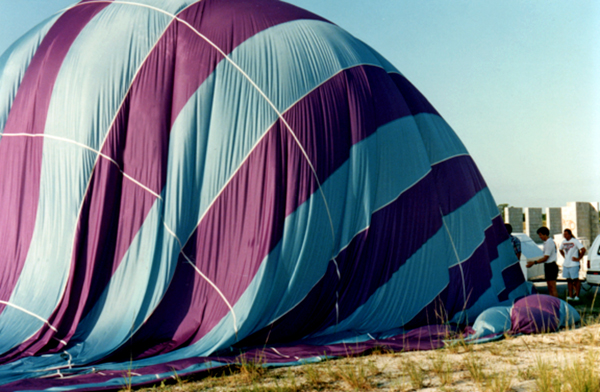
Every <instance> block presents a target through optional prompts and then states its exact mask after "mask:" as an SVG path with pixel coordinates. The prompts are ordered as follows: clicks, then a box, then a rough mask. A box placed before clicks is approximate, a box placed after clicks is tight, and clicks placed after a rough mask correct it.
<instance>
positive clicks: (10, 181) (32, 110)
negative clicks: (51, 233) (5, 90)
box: [0, 4, 107, 310]
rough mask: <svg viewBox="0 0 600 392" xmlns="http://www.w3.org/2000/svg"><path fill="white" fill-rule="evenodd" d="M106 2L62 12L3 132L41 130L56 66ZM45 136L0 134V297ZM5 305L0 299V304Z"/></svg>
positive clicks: (24, 246)
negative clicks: (0, 136) (0, 221)
mask: <svg viewBox="0 0 600 392" xmlns="http://www.w3.org/2000/svg"><path fill="white" fill-rule="evenodd" d="M106 6H107V4H90V5H87V6H82V7H77V8H75V9H73V10H70V11H67V12H65V13H64V14H63V15H61V16H60V17H59V18H58V20H57V21H56V23H55V24H54V25H53V26H52V27H51V28H50V30H49V31H48V34H46V36H45V37H44V39H43V41H42V43H41V45H40V46H39V48H38V50H37V52H36V53H35V55H34V56H33V59H32V60H31V63H30V65H29V67H28V68H27V71H26V72H25V75H24V77H23V81H22V83H21V85H20V87H19V90H18V92H17V95H16V97H15V101H14V103H13V106H12V108H11V111H10V113H9V116H8V119H7V122H6V126H5V128H4V132H5V133H7V134H11V133H12V134H15V133H29V134H41V133H43V132H44V127H45V125H46V116H47V113H48V107H49V105H50V99H51V96H52V90H53V88H54V83H55V81H56V77H57V75H58V72H59V71H60V67H61V65H62V63H63V61H64V59H65V56H66V55H67V52H68V51H69V48H70V47H71V44H72V43H73V41H74V40H75V39H76V38H77V36H78V35H79V33H80V32H81V30H82V29H83V28H84V27H85V26H86V25H87V23H88V22H89V21H90V20H91V19H92V18H93V17H94V16H95V15H96V14H97V13H98V12H100V11H101V10H102V9H103V8H105V7H106ZM42 149H43V140H42V139H41V138H29V137H3V138H2V142H1V143H0V167H2V170H1V171H0V184H2V185H3V186H2V188H1V189H0V216H2V225H0V260H1V261H2V262H1V264H0V299H2V300H5V301H6V300H8V299H9V298H10V296H11V294H12V291H13V289H14V287H15V284H16V282H17V280H18V278H19V275H20V273H21V270H22V268H23V264H24V263H25V260H26V257H27V253H28V250H29V245H30V243H31V238H32V235H33V229H34V226H35V219H36V214H37V207H38V199H39V182H40V172H41V164H42ZM3 309H4V305H0V310H3Z"/></svg>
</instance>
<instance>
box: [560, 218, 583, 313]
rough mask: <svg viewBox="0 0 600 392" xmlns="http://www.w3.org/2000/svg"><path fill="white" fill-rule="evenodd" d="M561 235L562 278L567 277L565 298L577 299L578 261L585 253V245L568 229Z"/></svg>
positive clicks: (578, 285) (579, 283) (578, 286)
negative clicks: (563, 259)
mask: <svg viewBox="0 0 600 392" xmlns="http://www.w3.org/2000/svg"><path fill="white" fill-rule="evenodd" d="M563 237H564V238H565V239H564V240H563V242H561V244H560V247H559V250H560V254H561V255H562V257H564V258H565V263H564V264H563V278H565V279H567V285H568V286H567V287H568V294H567V300H573V301H579V291H580V290H581V282H580V281H579V262H580V261H581V259H582V258H583V255H585V247H584V246H583V245H582V244H581V242H580V241H579V240H578V239H577V238H575V237H573V233H572V232H571V230H570V229H565V230H564V231H563Z"/></svg>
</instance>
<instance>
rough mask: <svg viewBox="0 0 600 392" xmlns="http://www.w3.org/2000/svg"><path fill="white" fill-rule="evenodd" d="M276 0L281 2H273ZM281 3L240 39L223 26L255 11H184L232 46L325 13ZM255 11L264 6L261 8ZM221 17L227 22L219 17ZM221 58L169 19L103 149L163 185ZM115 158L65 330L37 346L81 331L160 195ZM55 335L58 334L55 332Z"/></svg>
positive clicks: (89, 202) (94, 195)
mask: <svg viewBox="0 0 600 392" xmlns="http://www.w3.org/2000/svg"><path fill="white" fill-rule="evenodd" d="M240 4H246V3H244V2H240ZM273 4H277V6H275V7H272V6H273ZM281 4H283V3H280V2H275V1H262V0H261V1H259V2H258V3H257V4H254V3H253V5H252V7H254V6H260V7H262V8H265V7H266V8H269V7H270V9H271V11H270V12H268V13H267V14H272V15H271V16H273V17H272V18H269V17H267V18H265V19H264V20H261V22H260V23H255V24H246V25H245V27H244V28H243V29H241V28H240V26H239V25H238V26H237V27H236V29H235V39H234V40H231V39H230V37H226V36H224V35H223V34H221V32H222V31H228V30H223V27H224V24H229V25H235V24H237V23H238V22H239V20H238V19H240V17H246V18H247V17H248V14H246V15H245V16H244V15H243V14H239V13H237V14H231V8H230V4H224V3H223V2H215V1H204V2H201V3H198V4H195V5H193V6H191V7H189V8H188V9H187V10H185V11H184V12H183V13H182V14H181V15H180V17H181V18H182V19H184V20H186V21H187V22H189V23H190V24H192V25H193V26H194V27H196V28H197V29H198V30H199V31H200V32H201V33H202V34H204V35H206V36H208V37H209V38H210V39H213V41H215V42H216V43H217V44H218V45H219V46H221V47H222V48H226V50H225V52H226V53H229V52H230V51H231V50H232V49H234V48H235V47H236V46H237V45H239V44H240V43H241V42H243V41H244V40H245V39H247V38H248V37H249V36H251V35H253V34H256V33H257V32H259V31H261V30H262V29H265V28H268V27H271V26H273V25H275V24H278V23H282V22H287V21H289V20H292V19H294V18H298V17H304V18H317V17H316V16H314V15H312V14H309V13H308V12H306V11H303V10H300V9H299V8H296V7H294V6H289V5H285V6H282V5H281ZM242 8H243V9H245V8H248V5H247V4H246V5H244V6H243V7H240V8H237V9H236V12H238V11H240V9H242ZM253 12H257V9H254V8H253ZM259 14H260V12H259V13H258V14H257V15H259ZM275 14H277V15H275ZM215 15H216V18H215ZM267 16H268V15H267ZM260 17H261V18H263V17H265V15H264V14H261V15H260ZM215 20H218V21H219V23H217V24H215ZM217 27H219V29H217V30H215V29H216V28H217ZM173 48H176V50H173ZM194 56H195V57H194ZM221 59H222V56H221V55H220V54H219V53H218V52H217V51H216V50H215V49H214V48H213V47H212V46H210V45H208V44H207V43H206V42H205V41H204V40H202V39H201V38H200V37H198V36H197V35H196V34H195V33H193V32H192V31H191V30H190V29H189V28H188V27H187V26H184V25H183V24H181V23H177V22H176V23H173V24H172V25H171V26H169V28H168V29H167V30H166V32H165V34H164V35H163V36H162V37H161V39H160V40H159V42H158V43H157V45H156V46H155V47H154V49H153V51H152V53H151V54H150V56H149V57H148V58H147V59H146V61H145V63H144V64H143V66H142V68H141V69H140V71H139V73H138V75H137V78H136V80H135V81H134V82H133V84H132V87H131V90H130V92H129V94H128V96H127V97H126V100H125V102H124V104H123V105H122V109H121V111H120V112H119V113H118V115H117V120H116V121H115V124H114V126H113V128H112V129H111V130H110V132H109V137H108V139H107V141H106V143H105V145H104V147H103V150H102V153H103V154H105V155H108V156H110V157H111V158H113V159H114V160H115V161H116V162H117V163H118V164H119V166H120V167H121V168H122V169H123V171H124V172H126V173H127V174H128V175H130V176H131V177H133V178H134V179H136V180H137V181H139V182H140V183H142V184H144V185H145V186H147V187H148V188H150V189H151V190H153V191H154V192H155V193H160V192H161V191H162V188H163V186H164V184H165V181H166V167H167V151H168V137H169V132H170V128H171V125H172V124H173V122H174V121H175V119H176V117H177V115H178V114H179V112H180V110H181V109H182V107H183V105H184V104H185V103H187V101H188V100H189V97H190V96H191V94H193V93H194V92H195V91H196V90H197V88H198V87H199V86H200V84H201V83H202V82H203V81H204V80H205V79H206V77H208V75H210V73H212V72H213V71H214V68H215V67H216V66H217V64H218V62H219V61H220V60H221ZM111 165H112V164H109V163H106V162H104V161H103V160H100V162H99V163H98V167H97V168H96V171H95V173H94V174H93V177H92V180H91V183H92V184H93V185H92V187H91V188H90V192H89V193H88V195H87V198H86V200H85V201H84V210H83V211H82V218H83V217H85V216H87V217H89V219H87V220H84V219H82V220H81V221H80V223H79V227H78V234H77V236H76V244H75V249H74V253H73V258H74V260H73V263H72V265H73V271H72V275H71V276H72V279H71V281H70V282H69V287H68V290H67V293H66V295H65V297H64V300H63V301H62V303H61V305H60V307H59V308H58V309H57V311H56V312H55V313H54V314H53V316H52V318H51V320H52V321H53V323H54V325H55V326H56V327H57V328H58V329H59V332H58V333H56V334H53V332H52V331H47V333H46V334H45V337H44V338H43V339H40V338H38V339H36V342H35V346H36V347H40V345H41V344H42V343H47V345H46V347H44V351H46V350H51V351H55V350H57V349H60V348H61V347H60V346H59V345H57V342H58V339H61V340H64V341H68V340H69V339H70V337H71V336H72V335H73V333H74V331H75V328H76V326H77V323H78V322H79V320H80V319H81V318H83V317H85V316H86V315H87V314H88V312H89V311H90V310H91V309H92V307H93V306H94V305H95V304H96V302H97V301H98V299H99V297H100V295H101V294H102V292H103V291H104V289H105V287H106V286H107V284H108V282H109V281H110V278H111V276H112V274H113V273H114V271H115V270H116V268H117V267H118V266H119V263H120V261H121V260H122V258H123V256H124V255H125V253H126V252H127V249H128V248H129V246H130V244H131V241H132V240H133V238H134V237H135V235H136V234H137V232H138V231H139V229H140V228H141V226H142V224H143V222H144V220H145V218H146V216H147V214H148V212H149V211H150V209H151V208H152V206H153V204H154V202H155V197H154V196H152V195H150V194H149V193H148V192H146V191H144V190H142V189H141V188H140V187H139V186H138V185H135V184H133V183H132V182H131V181H129V180H127V179H125V180H124V179H123V177H122V175H121V174H120V173H118V172H117V171H115V169H114V167H111ZM92 276H93V280H92V279H90V278H91V277H92ZM81 282H84V283H81ZM71 295H72V296H73V297H71ZM52 335H55V336H52ZM51 337H53V338H54V339H52V340H50V338H51ZM30 348H31V347H30Z"/></svg>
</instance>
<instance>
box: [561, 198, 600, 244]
mask: <svg viewBox="0 0 600 392" xmlns="http://www.w3.org/2000/svg"><path fill="white" fill-rule="evenodd" d="M561 213H562V222H563V229H566V228H569V229H571V231H573V235H574V236H575V237H577V238H578V239H579V240H589V241H592V242H593V241H594V238H596V236H597V235H598V234H600V227H599V225H598V203H588V202H569V203H567V206H566V207H562V208H561Z"/></svg>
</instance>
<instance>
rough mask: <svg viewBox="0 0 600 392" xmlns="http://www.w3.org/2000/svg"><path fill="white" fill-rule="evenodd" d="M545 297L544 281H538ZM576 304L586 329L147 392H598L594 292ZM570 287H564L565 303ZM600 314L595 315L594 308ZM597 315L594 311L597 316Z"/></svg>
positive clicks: (599, 339) (599, 322) (599, 350)
mask: <svg viewBox="0 0 600 392" xmlns="http://www.w3.org/2000/svg"><path fill="white" fill-rule="evenodd" d="M537 286H538V290H539V292H541V293H544V291H546V288H545V285H544V284H537ZM586 289H587V290H583V291H582V295H581V297H582V301H580V302H579V303H576V304H574V305H575V307H576V308H577V309H578V310H579V312H580V313H581V314H582V316H583V323H582V325H583V326H582V327H580V328H576V329H570V330H563V331H560V332H557V333H545V334H538V335H525V336H516V337H510V336H508V337H506V338H505V339H503V340H500V341H496V342H491V343H486V344H478V345H466V344H464V343H461V342H458V344H454V345H449V346H447V347H445V348H443V349H439V350H435V351H419V352H406V353H385V352H377V353H373V354H371V355H366V356H362V357H354V358H342V359H336V360H329V361H326V362H321V363H316V364H307V365H303V366H294V367H285V368H276V369H264V368H262V367H260V366H252V365H249V366H245V367H242V368H238V369H233V370H226V371H225V372H224V373H225V374H222V373H221V374H214V375H212V376H209V377H204V378H202V379H198V380H190V379H188V380H181V379H178V380H175V381H173V383H171V384H169V383H167V384H166V385H165V384H164V383H163V385H162V386H155V387H154V388H149V389H145V390H146V391H167V390H169V391H200V390H212V391H244V390H245V391H340V390H346V391H352V390H378V391H417V390H418V391H444V392H448V391H523V392H524V391H555V392H558V391H572V392H577V391H600V318H599V316H598V308H597V307H596V308H593V307H591V304H592V302H593V301H594V302H595V288H590V287H589V286H586ZM565 291H566V283H559V293H560V295H561V296H562V298H564V296H565ZM594 309H595V310H594ZM592 310H594V312H592Z"/></svg>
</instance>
